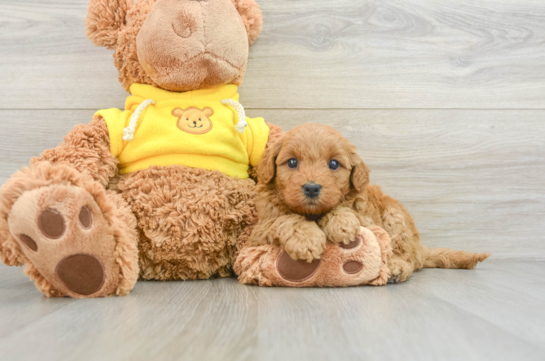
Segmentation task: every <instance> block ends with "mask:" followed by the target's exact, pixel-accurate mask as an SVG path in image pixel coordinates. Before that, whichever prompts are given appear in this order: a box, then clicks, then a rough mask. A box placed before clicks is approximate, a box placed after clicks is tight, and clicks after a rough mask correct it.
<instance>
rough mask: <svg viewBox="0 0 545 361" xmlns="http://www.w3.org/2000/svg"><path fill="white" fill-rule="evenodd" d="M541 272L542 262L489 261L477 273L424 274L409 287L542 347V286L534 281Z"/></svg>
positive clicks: (544, 330)
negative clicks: (431, 283) (431, 285)
mask: <svg viewBox="0 0 545 361" xmlns="http://www.w3.org/2000/svg"><path fill="white" fill-rule="evenodd" d="M517 271H518V272H517ZM521 271H522V272H521ZM544 272H545V263H543V262H526V263H518V262H517V263H510V262H502V261H496V260H490V261H487V262H484V263H483V264H481V265H479V272H472V271H467V270H448V271H447V270H438V271H437V272H426V273H425V276H423V277H417V278H415V280H414V282H412V285H413V287H418V288H419V289H421V290H422V291H424V292H426V294H431V295H434V296H436V297H438V298H440V299H442V300H444V301H446V302H449V303H450V304H452V305H455V306H456V307H458V308H460V309H463V310H464V311H467V312H470V313H471V314H473V315H475V316H478V317H479V318H482V319H484V320H486V321H488V322H490V323H493V324H495V325H497V326H499V327H501V328H502V329H504V330H506V331H508V332H511V333H513V334H514V335H517V336H518V337H521V338H524V339H526V340H531V341H532V342H534V343H536V344H541V345H545V312H543V303H544V301H545V284H544V283H543V281H542V280H541V279H539V277H536V276H537V275H539V276H541V275H543V273H544ZM432 280H433V281H432ZM430 282H433V285H434V286H433V287H430ZM513 295H516V297H513Z"/></svg>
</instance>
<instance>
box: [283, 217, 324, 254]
mask: <svg viewBox="0 0 545 361" xmlns="http://www.w3.org/2000/svg"><path fill="white" fill-rule="evenodd" d="M325 248H326V236H325V234H324V232H322V230H321V229H320V228H318V227H317V226H316V223H314V222H305V223H302V224H301V225H299V226H298V227H297V229H296V230H295V232H293V233H292V235H291V237H290V238H289V239H288V240H286V241H285V242H284V250H285V251H286V252H287V254H288V255H289V256H290V257H291V258H292V259H294V260H304V261H307V262H312V260H314V259H319V258H320V257H321V256H322V253H323V252H324V250H325Z"/></svg>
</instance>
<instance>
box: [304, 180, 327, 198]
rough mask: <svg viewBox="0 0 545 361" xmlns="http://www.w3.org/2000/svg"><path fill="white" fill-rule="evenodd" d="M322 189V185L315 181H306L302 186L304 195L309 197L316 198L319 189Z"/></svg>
mask: <svg viewBox="0 0 545 361" xmlns="http://www.w3.org/2000/svg"><path fill="white" fill-rule="evenodd" d="M321 190H322V186H321V185H319V184H316V183H306V184H305V185H304V186H303V192H304V193H305V196H307V197H309V198H316V197H318V196H319V195H320V191H321Z"/></svg>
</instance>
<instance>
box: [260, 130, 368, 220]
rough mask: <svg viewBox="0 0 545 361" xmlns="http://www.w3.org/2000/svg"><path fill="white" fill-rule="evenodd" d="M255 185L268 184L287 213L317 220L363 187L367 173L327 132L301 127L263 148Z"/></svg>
mask: <svg viewBox="0 0 545 361" xmlns="http://www.w3.org/2000/svg"><path fill="white" fill-rule="evenodd" d="M258 179H259V183H261V184H267V183H270V184H272V185H273V186H274V187H275V189H276V191H277V192H278V195H279V198H280V199H281V200H282V201H283V202H284V204H286V206H288V207H289V208H290V209H291V210H292V211H294V212H296V213H299V214H303V215H307V216H317V215H322V214H325V213H327V212H329V211H330V210H332V209H333V208H335V207H336V206H337V205H339V204H340V203H341V202H342V201H343V199H344V197H345V196H346V195H347V194H348V193H349V192H351V191H356V192H360V191H362V190H363V189H364V188H365V187H366V185H367V184H368V183H369V168H367V166H366V165H365V163H364V162H363V161H362V160H361V158H360V157H359V155H358V153H357V149H356V147H355V146H354V145H352V144H351V143H350V142H349V141H348V140H347V139H346V138H345V137H343V136H342V135H341V133H339V132H338V131H337V130H335V129H334V128H332V127H329V126H325V125H321V124H314V123H310V124H304V125H300V126H298V127H295V128H293V129H292V130H290V131H289V132H287V133H286V134H285V135H284V136H283V137H282V138H280V139H279V140H278V141H277V142H276V143H274V144H273V145H272V146H271V147H270V148H268V149H267V150H266V151H265V153H264V154H263V158H262V160H261V162H260V164H259V168H258Z"/></svg>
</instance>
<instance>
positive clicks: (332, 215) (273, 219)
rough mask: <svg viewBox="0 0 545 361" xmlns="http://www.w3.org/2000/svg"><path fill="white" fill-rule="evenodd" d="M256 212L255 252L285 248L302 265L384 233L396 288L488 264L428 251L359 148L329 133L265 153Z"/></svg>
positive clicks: (317, 131)
mask: <svg viewBox="0 0 545 361" xmlns="http://www.w3.org/2000/svg"><path fill="white" fill-rule="evenodd" d="M255 204H256V208H257V211H258V216H259V221H258V223H257V225H256V226H255V228H254V230H253V232H252V234H251V236H250V239H249V245H250V246H259V245H264V244H274V245H278V246H280V247H282V248H283V249H284V250H285V251H286V252H287V253H288V254H289V255H290V257H291V258H293V259H295V260H298V259H299V260H305V261H307V262H311V261H312V260H313V259H318V258H320V257H321V254H322V252H323V251H324V249H325V247H326V242H327V241H330V242H333V243H335V244H338V245H340V244H348V243H350V242H351V241H353V240H354V238H355V236H356V233H357V232H358V229H359V227H360V226H364V227H367V226H371V225H377V226H380V227H382V228H384V229H385V230H386V232H388V234H389V236H390V237H391V240H392V249H393V257H392V259H391V260H390V261H389V264H388V267H389V269H390V276H389V282H402V281H405V280H407V279H408V278H409V277H410V276H411V274H412V273H413V272H414V271H416V270H419V269H421V268H423V267H427V268H433V267H439V268H466V269H471V268H473V267H475V265H476V264H477V263H478V262H480V261H483V260H484V259H486V258H487V257H488V256H489V254H487V253H481V254H477V253H470V252H464V251H454V250H450V249H446V248H437V249H428V248H426V247H423V246H422V245H421V244H420V235H419V233H418V230H417V229H416V227H415V224H414V221H413V219H412V217H411V215H410V214H409V213H408V212H407V210H406V209H405V208H403V206H402V205H401V204H400V203H399V202H398V201H397V200H395V199H393V198H391V197H389V196H387V195H384V194H383V193H382V191H381V189H380V187H378V186H375V185H371V184H369V168H368V167H367V165H366V164H365V163H364V162H363V160H362V159H361V158H360V156H359V155H358V152H357V149H356V147H355V146H354V145H352V144H351V143H350V142H349V141H348V140H347V139H346V138H345V137H343V136H342V135H341V133H339V132H338V131H336V130H335V129H333V128H332V127H329V126H325V125H320V124H304V125H300V126H298V127H295V128H294V129H292V130H290V131H289V132H287V133H285V134H284V135H283V136H282V137H281V138H280V139H279V140H278V141H276V142H275V143H274V144H273V145H272V146H271V147H270V148H268V149H267V150H266V151H265V154H264V155H263V158H262V160H261V162H260V164H259V167H258V184H257V188H256V197H255Z"/></svg>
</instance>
